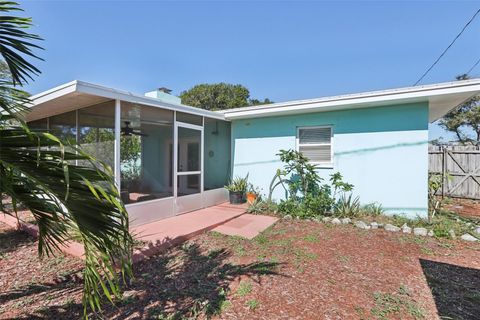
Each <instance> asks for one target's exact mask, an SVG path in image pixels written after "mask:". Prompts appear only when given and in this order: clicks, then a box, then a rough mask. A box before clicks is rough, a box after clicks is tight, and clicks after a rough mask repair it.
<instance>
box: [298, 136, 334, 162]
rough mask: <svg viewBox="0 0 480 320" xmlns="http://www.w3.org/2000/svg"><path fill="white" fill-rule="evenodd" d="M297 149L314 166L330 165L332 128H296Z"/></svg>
mask: <svg viewBox="0 0 480 320" xmlns="http://www.w3.org/2000/svg"><path fill="white" fill-rule="evenodd" d="M297 149H298V151H299V152H301V153H302V154H303V155H304V156H305V157H307V158H308V159H309V160H310V162H312V163H314V164H319V165H332V163H333V159H332V127H305V128H298V133H297Z"/></svg>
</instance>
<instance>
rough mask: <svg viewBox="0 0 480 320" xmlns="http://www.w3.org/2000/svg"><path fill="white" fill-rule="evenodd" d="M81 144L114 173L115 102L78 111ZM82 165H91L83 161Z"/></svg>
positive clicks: (83, 148)
mask: <svg viewBox="0 0 480 320" xmlns="http://www.w3.org/2000/svg"><path fill="white" fill-rule="evenodd" d="M78 129H79V130H78V131H79V134H78V136H79V139H78V140H79V141H78V142H79V144H80V147H81V148H82V150H83V151H85V152H86V153H88V154H89V155H91V156H93V157H94V158H95V159H97V160H99V161H101V162H103V163H105V164H107V165H108V166H109V167H110V168H111V169H112V172H113V167H114V148H115V102H114V101H108V102H104V103H100V104H97V105H94V106H91V107H87V108H83V109H79V110H78ZM79 164H81V165H87V166H88V165H89V164H90V163H89V162H88V161H81V162H80V163H79Z"/></svg>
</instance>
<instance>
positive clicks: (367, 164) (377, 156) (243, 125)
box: [26, 79, 480, 225]
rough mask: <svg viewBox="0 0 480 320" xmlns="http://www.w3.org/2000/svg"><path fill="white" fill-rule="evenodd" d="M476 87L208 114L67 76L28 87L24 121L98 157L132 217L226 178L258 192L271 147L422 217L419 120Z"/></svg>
mask: <svg viewBox="0 0 480 320" xmlns="http://www.w3.org/2000/svg"><path fill="white" fill-rule="evenodd" d="M479 92H480V79H474V80H464V81H455V82H448V83H440V84H434V85H425V86H418V87H408V88H400V89H392V90H383V91H374V92H365V93H359V94H351V95H342V96H334V97H327V98H320V99H311V100H299V101H290V102H283V103H275V104H270V105H262V106H255V107H245V108H238V109H231V110H224V111H219V112H212V111H207V110H203V109H198V108H194V107H189V106H185V105H182V104H181V103H180V102H179V101H178V99H176V98H175V97H173V96H171V95H170V92H169V90H168V89H166V88H160V89H159V90H157V91H153V92H149V93H147V94H146V95H136V94H132V93H130V92H125V91H121V90H116V89H111V88H107V87H103V86H99V85H95V84H91V83H87V82H83V81H73V82H70V83H67V84H64V85H61V86H59V87H56V88H53V89H51V90H48V91H45V92H42V93H40V94H37V95H35V96H33V97H32V101H33V106H32V108H31V112H30V113H29V114H28V115H27V119H26V120H27V121H28V122H29V124H30V126H31V127H32V128H34V129H40V130H50V131H51V132H52V133H54V134H56V135H58V136H60V137H63V138H64V139H67V140H70V141H72V142H74V143H78V144H79V145H81V146H82V148H83V149H84V150H85V151H87V152H89V153H91V154H92V155H94V156H95V157H96V158H97V159H99V160H101V161H103V162H105V163H107V164H109V165H110V166H111V168H113V172H114V175H115V179H116V183H117V185H118V186H119V189H120V192H121V196H122V199H123V201H124V202H125V204H126V208H127V211H128V212H129V215H130V219H131V221H132V224H133V225H139V224H144V223H147V222H151V221H154V220H159V219H162V218H166V217H170V216H173V215H177V214H181V213H184V212H188V211H192V210H196V209H199V208H204V207H209V206H212V205H215V204H218V203H221V202H224V201H226V200H227V192H226V190H225V189H224V188H223V186H224V185H225V184H227V183H228V180H229V179H230V177H232V176H245V175H246V174H249V180H250V182H252V183H253V184H254V185H255V186H258V187H260V188H261V189H262V190H263V192H264V193H268V190H269V184H270V181H271V179H272V178H273V176H274V174H275V172H276V170H277V169H278V168H281V167H282V163H281V162H280V160H279V158H278V156H277V155H276V154H277V153H278V151H279V150H280V149H297V150H299V151H301V152H302V153H303V154H304V155H306V156H307V157H308V158H309V159H310V160H311V161H312V162H313V163H315V164H317V165H318V166H319V171H320V175H321V176H322V177H324V178H326V179H328V176H329V174H331V173H333V172H337V171H338V172H340V173H341V174H342V175H343V176H344V180H345V181H347V182H349V183H352V184H353V185H354V186H355V188H354V193H355V194H356V195H358V196H359V197H360V199H361V202H362V203H370V202H377V203H380V204H381V205H382V206H383V208H384V209H385V210H386V211H387V212H388V213H399V214H405V215H408V216H411V217H413V216H416V215H419V216H426V214H427V191H428V190H427V180H428V124H429V123H430V122H432V121H435V120H437V119H439V118H440V117H442V116H443V115H444V114H446V113H447V112H448V111H449V110H451V109H452V108H454V107H456V106H457V105H459V104H461V103H462V102H463V101H465V100H466V99H468V98H470V97H471V96H473V95H476V94H479ZM281 197H283V194H282V192H281V190H277V191H276V193H275V194H274V198H276V199H280V198H281Z"/></svg>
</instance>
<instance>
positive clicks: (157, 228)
mask: <svg viewBox="0 0 480 320" xmlns="http://www.w3.org/2000/svg"><path fill="white" fill-rule="evenodd" d="M246 208H247V207H246V205H232V204H229V203H223V204H220V205H217V206H213V207H209V208H205V209H201V210H196V211H192V212H188V213H185V214H182V215H178V216H175V217H171V218H167V219H162V220H159V221H155V222H152V223H147V224H144V225H141V226H137V227H134V228H132V230H131V231H132V234H133V235H134V237H135V238H136V239H138V240H141V241H144V242H146V245H145V247H143V248H140V249H139V250H136V252H135V253H134V255H133V259H134V261H139V260H142V259H144V258H146V257H147V256H151V255H152V254H155V253H157V252H160V251H162V250H165V249H167V248H168V247H171V246H173V245H176V244H179V243H182V242H183V241H185V240H188V239H190V238H192V237H194V236H196V235H198V234H200V233H202V232H205V231H208V230H212V229H214V228H215V227H217V226H219V225H221V224H224V223H226V222H228V221H230V220H232V219H234V218H236V217H239V216H241V215H243V214H244V213H245V210H246Z"/></svg>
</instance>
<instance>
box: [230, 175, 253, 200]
mask: <svg viewBox="0 0 480 320" xmlns="http://www.w3.org/2000/svg"><path fill="white" fill-rule="evenodd" d="M247 187H248V175H247V176H246V177H245V178H241V177H236V178H235V179H233V180H231V181H230V183H229V184H228V185H226V186H225V189H227V190H228V192H229V198H230V203H231V204H240V203H244V202H245V201H246V200H245V193H246V192H247Z"/></svg>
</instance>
